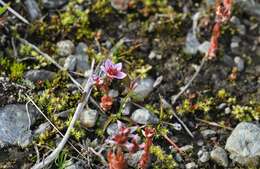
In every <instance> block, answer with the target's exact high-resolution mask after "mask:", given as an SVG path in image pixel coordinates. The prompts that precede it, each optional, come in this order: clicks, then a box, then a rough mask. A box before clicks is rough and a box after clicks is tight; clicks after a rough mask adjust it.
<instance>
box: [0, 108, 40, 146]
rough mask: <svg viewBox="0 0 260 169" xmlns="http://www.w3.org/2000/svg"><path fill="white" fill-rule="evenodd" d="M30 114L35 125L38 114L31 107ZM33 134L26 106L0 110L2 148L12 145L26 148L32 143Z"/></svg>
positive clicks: (0, 143) (0, 142) (0, 140)
mask: <svg viewBox="0 0 260 169" xmlns="http://www.w3.org/2000/svg"><path fill="white" fill-rule="evenodd" d="M28 112H29V116H30V122H31V124H33V123H34V122H35V120H36V118H37V116H38V113H37V111H36V110H35V109H34V108H33V107H31V106H29V107H28ZM31 133H32V131H31V130H30V126H29V118H28V114H27V111H26V106H25V105H22V104H11V105H6V106H5V107H2V108H0V148H3V147H6V146H10V145H18V146H21V147H26V146H27V145H29V144H30V142H31V136H32V134H31Z"/></svg>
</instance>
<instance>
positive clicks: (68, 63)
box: [63, 55, 77, 71]
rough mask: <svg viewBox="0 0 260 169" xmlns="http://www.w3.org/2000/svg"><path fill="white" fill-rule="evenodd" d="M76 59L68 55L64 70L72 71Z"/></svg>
mask: <svg viewBox="0 0 260 169" xmlns="http://www.w3.org/2000/svg"><path fill="white" fill-rule="evenodd" d="M76 63H77V59H76V57H74V56H73V55H70V56H69V57H67V58H66V59H65V63H64V66H63V67H64V68H65V69H67V70H69V71H74V70H75V67H76Z"/></svg>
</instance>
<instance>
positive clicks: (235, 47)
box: [230, 36, 241, 54]
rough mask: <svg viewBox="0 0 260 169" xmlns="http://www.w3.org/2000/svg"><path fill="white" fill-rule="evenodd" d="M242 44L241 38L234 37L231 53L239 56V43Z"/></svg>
mask: <svg viewBox="0 0 260 169" xmlns="http://www.w3.org/2000/svg"><path fill="white" fill-rule="evenodd" d="M240 42H241V39H240V37H238V36H234V37H233V38H232V40H231V44H230V48H231V51H232V52H233V53H235V54H239V53H240V48H239V47H240V45H239V43H240Z"/></svg>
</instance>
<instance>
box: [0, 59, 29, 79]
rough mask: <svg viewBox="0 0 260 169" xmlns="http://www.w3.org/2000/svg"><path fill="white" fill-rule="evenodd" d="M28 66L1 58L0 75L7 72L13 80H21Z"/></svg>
mask: <svg viewBox="0 0 260 169" xmlns="http://www.w3.org/2000/svg"><path fill="white" fill-rule="evenodd" d="M25 68H26V66H25V65H24V64H22V63H18V62H16V61H12V60H10V59H8V58H6V57H0V73H2V72H5V73H7V74H8V76H9V78H10V79H11V80H14V81H16V80H20V79H21V78H22V77H23V74H24V71H25Z"/></svg>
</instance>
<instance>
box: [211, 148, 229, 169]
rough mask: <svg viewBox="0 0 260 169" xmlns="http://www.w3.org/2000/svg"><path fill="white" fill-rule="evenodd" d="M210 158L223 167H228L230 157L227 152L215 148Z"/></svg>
mask: <svg viewBox="0 0 260 169" xmlns="http://www.w3.org/2000/svg"><path fill="white" fill-rule="evenodd" d="M210 158H211V159H212V160H213V161H215V162H216V163H217V164H219V165H220V166H223V167H228V157H227V153H226V151H225V150H224V149H223V148H221V147H215V148H214V150H212V151H211V153H210Z"/></svg>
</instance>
